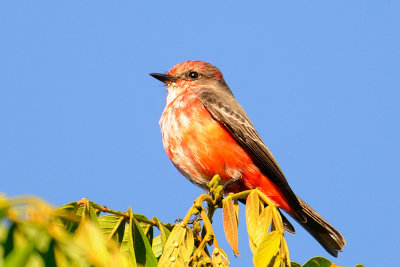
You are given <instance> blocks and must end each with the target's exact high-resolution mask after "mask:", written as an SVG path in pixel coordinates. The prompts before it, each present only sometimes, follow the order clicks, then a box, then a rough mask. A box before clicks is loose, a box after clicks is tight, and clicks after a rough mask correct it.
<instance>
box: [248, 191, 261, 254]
mask: <svg viewBox="0 0 400 267" xmlns="http://www.w3.org/2000/svg"><path fill="white" fill-rule="evenodd" d="M259 215H260V200H259V197H258V194H257V192H256V191H255V190H253V191H251V193H250V194H249V195H248V196H247V199H246V224H247V232H248V233H249V244H250V249H251V251H252V252H253V254H254V253H255V252H256V250H257V243H256V242H255V240H256V239H257V223H258V217H259Z"/></svg>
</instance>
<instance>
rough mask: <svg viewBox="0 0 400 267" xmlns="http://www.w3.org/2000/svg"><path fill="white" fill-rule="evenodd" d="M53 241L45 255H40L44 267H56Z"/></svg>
mask: <svg viewBox="0 0 400 267" xmlns="http://www.w3.org/2000/svg"><path fill="white" fill-rule="evenodd" d="M54 249H55V240H54V239H52V240H51V241H50V244H49V248H48V250H47V252H46V253H44V254H43V255H42V258H43V260H44V262H45V265H46V266H57V261H56V255H55V253H54Z"/></svg>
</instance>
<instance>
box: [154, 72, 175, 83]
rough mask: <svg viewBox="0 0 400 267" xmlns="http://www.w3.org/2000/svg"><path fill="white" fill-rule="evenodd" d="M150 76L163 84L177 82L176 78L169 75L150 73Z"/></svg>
mask: <svg viewBox="0 0 400 267" xmlns="http://www.w3.org/2000/svg"><path fill="white" fill-rule="evenodd" d="M149 75H150V76H152V77H154V78H156V79H157V80H159V81H162V82H163V83H168V82H174V81H176V78H175V77H174V76H171V75H167V74H161V73H150V74H149Z"/></svg>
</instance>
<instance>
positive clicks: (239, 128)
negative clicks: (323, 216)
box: [199, 88, 306, 221]
mask: <svg viewBox="0 0 400 267" xmlns="http://www.w3.org/2000/svg"><path fill="white" fill-rule="evenodd" d="M199 97H200V101H201V103H202V104H203V105H204V107H205V108H206V109H207V110H208V111H209V112H210V113H211V115H212V116H213V117H214V119H215V120H217V121H218V122H220V123H221V124H222V125H224V126H225V127H226V129H227V130H228V131H229V132H230V133H231V134H232V136H233V137H234V138H235V139H236V140H237V141H238V142H239V143H240V144H241V145H242V147H243V148H245V150H246V151H247V152H248V153H249V154H250V155H251V156H252V157H253V159H254V160H255V163H256V165H257V166H258V167H259V168H260V170H261V171H262V173H263V174H264V175H266V176H267V177H268V178H269V179H270V180H271V181H272V182H273V183H274V184H275V185H276V186H277V187H278V188H279V189H280V190H281V191H282V193H283V194H284V196H285V197H286V199H287V200H288V201H289V205H290V207H291V208H292V209H293V211H294V212H295V213H296V215H297V217H298V218H299V220H300V221H306V217H305V216H304V214H303V211H302V208H301V206H300V203H299V200H298V199H297V196H296V195H295V194H294V193H293V191H292V189H291V188H290V186H289V184H288V182H287V180H286V178H285V176H284V174H283V172H282V170H281V168H280V167H279V165H278V163H277V162H276V160H275V158H274V157H273V155H272V153H271V152H270V151H269V149H268V148H267V146H266V145H265V144H264V143H263V141H262V140H261V137H260V136H259V134H258V133H257V131H256V129H255V128H254V125H253V124H252V122H251V121H250V119H249V118H248V116H247V115H246V112H245V111H244V110H243V108H242V107H241V106H240V105H239V103H238V102H237V101H236V100H235V99H234V97H233V95H232V94H231V92H230V91H222V90H221V91H215V90H211V89H207V88H202V90H201V91H200V92H199Z"/></svg>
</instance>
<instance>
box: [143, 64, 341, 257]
mask: <svg viewBox="0 0 400 267" xmlns="http://www.w3.org/2000/svg"><path fill="white" fill-rule="evenodd" d="M150 75H151V76H152V77H154V78H156V79H157V80H159V81H161V82H163V83H164V84H165V85H166V86H167V91H168V92H167V97H166V105H165V108H164V110H163V113H162V115H161V118H160V121H159V124H160V128H161V133H162V141H163V146H164V149H165V151H166V153H167V155H168V157H169V158H170V160H171V161H172V163H173V164H174V165H175V167H176V168H177V169H178V170H179V171H180V172H181V173H182V174H183V176H185V177H186V178H187V179H189V180H190V181H191V182H192V183H194V184H195V185H197V186H199V187H201V188H203V189H206V190H207V189H208V187H207V185H208V183H209V181H210V180H211V179H212V178H213V176H214V175H215V174H218V175H219V176H220V177H221V181H222V183H223V184H225V185H226V184H230V185H229V186H228V187H227V188H226V190H227V192H232V193H237V192H241V191H244V190H249V189H254V188H259V190H261V191H262V192H263V193H264V194H265V195H267V196H268V197H269V198H270V199H271V201H272V202H273V203H274V204H275V205H276V207H278V208H279V209H282V210H284V211H285V212H286V213H287V214H289V215H290V216H291V217H292V218H293V219H294V220H296V221H297V222H298V223H299V224H300V225H301V226H302V227H304V229H305V230H306V231H308V232H309V233H310V234H311V235H312V236H313V237H314V238H315V239H316V240H317V241H318V242H319V243H320V244H321V245H322V247H323V248H324V249H325V250H326V251H327V252H328V253H329V254H331V255H332V256H334V257H337V256H338V252H339V251H342V250H343V247H344V246H345V244H346V241H345V239H344V237H343V236H342V235H341V234H340V233H339V231H337V230H336V229H335V228H334V227H333V226H331V225H330V224H329V223H328V222H327V221H326V220H324V219H323V218H322V217H321V216H320V215H319V214H318V213H317V212H316V211H314V210H313V209H312V208H311V207H310V206H309V205H308V204H306V202H304V201H303V200H302V199H301V198H299V197H298V196H297V195H296V194H295V193H294V192H293V191H292V189H291V187H290V186H289V183H288V182H287V180H286V177H285V175H284V174H283V171H282V170H281V168H280V166H279V165H278V163H277V161H276V160H275V158H274V157H273V155H272V153H271V152H270V150H269V149H268V147H267V146H266V145H265V144H264V142H263V141H262V139H261V137H260V135H259V134H258V132H257V131H256V129H255V127H254V125H253V123H252V122H251V120H250V119H249V117H248V116H247V114H246V112H245V110H244V109H243V108H242V106H241V105H240V104H239V103H238V102H237V101H236V99H235V97H234V95H233V93H232V91H231V90H230V88H229V87H228V85H227V83H226V82H225V80H224V77H223V75H222V73H221V71H220V70H219V69H218V68H217V67H215V66H213V65H211V64H210V63H207V62H203V61H198V60H189V61H184V62H181V63H179V64H176V65H175V66H173V67H172V68H171V69H170V70H169V71H168V72H167V73H165V74H164V73H150ZM232 181H233V182H232ZM281 214H282V213H281ZM282 216H283V214H282ZM282 218H283V221H284V227H285V230H287V231H288V232H291V233H294V232H295V230H294V227H293V226H292V225H291V223H290V222H289V220H288V219H287V218H286V217H285V216H283V217H282Z"/></svg>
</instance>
